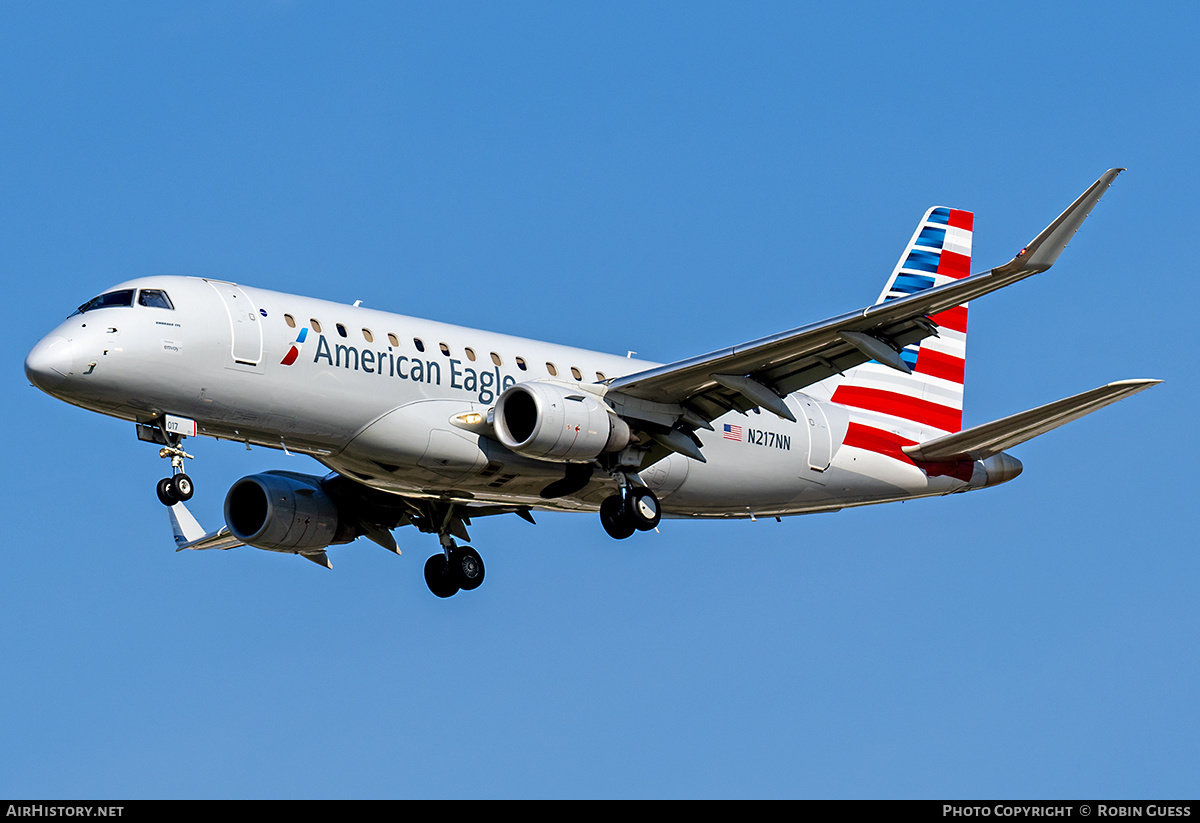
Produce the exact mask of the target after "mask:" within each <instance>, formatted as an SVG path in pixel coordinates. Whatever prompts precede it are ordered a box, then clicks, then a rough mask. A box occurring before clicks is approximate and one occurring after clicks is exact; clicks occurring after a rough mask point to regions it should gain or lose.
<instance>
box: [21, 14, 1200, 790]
mask: <svg viewBox="0 0 1200 823" xmlns="http://www.w3.org/2000/svg"><path fill="white" fill-rule="evenodd" d="M1198 25H1200V12H1198V11H1197V8H1196V6H1195V5H1194V4H1185V3H1170V4H1156V3H1150V4H1140V5H1136V6H1135V5H1130V4H1128V3H1108V2H1101V3H1089V4H1082V3H1079V4H1053V3H1051V4H1046V3H1013V4H995V6H994V7H993V5H992V4H957V5H954V4H943V5H940V6H937V7H930V6H923V7H920V8H918V7H915V6H911V5H910V6H904V5H902V4H899V5H897V4H872V3H860V4H794V3H778V4H774V3H754V4H751V3H733V4H702V3H672V4H644V3H628V4H613V3H604V4H596V5H594V6H591V7H585V6H582V5H580V4H561V3H548V4H544V5H542V4H522V3H512V4H494V3H455V4H427V5H425V6H417V5H414V4H399V3H349V4H334V3H316V2H259V3H202V4H196V3H186V4H185V3H103V4H97V3H65V4H64V3H58V4H46V3H35V2H10V3H4V4H3V5H2V6H0V117H2V127H0V271H2V273H3V278H4V281H3V282H4V283H5V287H6V297H7V300H6V301H5V311H4V318H5V323H4V326H5V339H6V341H7V343H8V349H9V352H8V355H7V358H6V363H7V365H6V368H5V371H4V374H5V383H4V386H5V389H4V395H3V396H4V403H3V405H2V407H0V415H2V418H0V420H2V422H3V426H4V430H5V431H6V432H7V434H8V441H9V442H8V448H7V451H8V457H9V468H8V471H7V472H6V473H5V475H4V480H3V481H0V482H3V494H2V495H0V500H2V501H3V502H2V505H3V511H4V515H5V516H4V523H5V530H6V532H7V534H6V536H5V538H4V539H3V542H2V545H3V555H4V562H3V572H2V573H0V661H2V662H0V705H3V706H4V711H3V712H2V713H0V796H23V797H56V798H68V797H99V798H104V797H118V798H122V797H367V796H382V797H428V796H432V797H460V796H486V797H494V796H503V797H509V796H512V797H526V796H551V797H559V796H567V797H578V796H597V797H608V796H665V797H677V796H717V797H741V796H788V797H813V796H815V797H847V796H848V797H908V796H916V797H922V796H933V797H1033V798H1037V797H1052V798H1053V797H1062V796H1083V797H1089V796H1090V797H1180V796H1182V797H1195V796H1196V794H1197V787H1198V785H1200V784H1198V781H1197V763H1200V728H1198V727H1200V722H1198V712H1200V710H1198V709H1197V700H1196V684H1197V682H1200V658H1198V651H1197V641H1196V637H1197V630H1198V628H1200V625H1198V624H1200V621H1198V616H1197V586H1198V583H1200V560H1198V559H1197V546H1196V538H1195V535H1196V527H1195V508H1196V492H1197V480H1196V470H1195V466H1194V465H1193V463H1194V461H1195V459H1196V446H1197V438H1196V433H1195V422H1194V416H1195V409H1196V407H1197V403H1198V402H1200V397H1198V396H1197V391H1196V387H1195V381H1194V379H1193V374H1194V371H1195V366H1194V363H1195V359H1196V358H1195V333H1194V331H1195V317H1194V310H1195V307H1196V305H1197V297H1198V294H1197V287H1196V275H1195V271H1194V270H1195V266H1196V257H1197V250H1196V248H1195V242H1194V237H1195V224H1196V216H1197V190H1198V183H1200V175H1198V174H1197V170H1198V161H1197V151H1196V147H1197V145H1198V143H1200V141H1198V137H1200V135H1198V133H1197V132H1198V128H1197V127H1198V123H1200V120H1198V117H1200V110H1198V109H1197V105H1196V101H1197V99H1198V91H1200V89H1198V84H1197V66H1198V58H1197V51H1196V48H1195V32H1196V31H1197V27H1198ZM1112 166H1127V167H1128V168H1129V171H1128V172H1127V173H1126V174H1124V175H1122V176H1121V177H1120V178H1119V179H1118V180H1117V182H1116V184H1115V185H1114V186H1113V188H1112V189H1111V190H1110V192H1109V193H1108V195H1107V196H1106V197H1105V199H1104V201H1103V202H1102V203H1101V204H1100V205H1099V206H1098V207H1097V209H1096V211H1095V213H1094V214H1093V216H1092V217H1091V218H1090V219H1089V220H1088V222H1087V223H1086V224H1085V226H1084V227H1083V229H1082V231H1081V232H1080V233H1079V235H1077V236H1076V239H1075V241H1074V243H1073V244H1072V245H1071V247H1070V248H1068V249H1067V251H1066V252H1065V253H1064V255H1063V256H1062V258H1060V260H1059V263H1058V265H1057V266H1056V267H1055V268H1054V269H1053V270H1052V271H1051V272H1049V273H1047V274H1045V275H1042V276H1039V277H1037V278H1034V279H1032V280H1030V281H1026V282H1025V283H1022V284H1019V285H1017V286H1015V287H1013V288H1011V289H1008V290H1006V291H1004V292H1001V293H998V294H994V295H991V296H988V297H986V298H984V299H981V300H979V301H977V302H976V303H975V304H973V307H972V317H971V337H970V340H969V345H968V354H969V358H968V365H967V389H966V420H967V423H968V424H974V423H981V422H985V421H987V420H990V419H992V418H994V417H998V416H1001V415H1004V414H1008V413H1011V412H1014V411H1018V410H1021V409H1024V408H1028V407H1030V406H1034V405H1038V404H1040V403H1044V402H1048V401H1050V400H1053V399H1057V398H1059V397H1062V396H1065V395H1068V394H1072V393H1074V392H1077V391H1082V390H1084V389H1088V388H1092V387H1093V386H1098V385H1101V384H1103V383H1105V382H1108V381H1111V380H1116V379H1120V378H1129V377H1157V378H1162V379H1164V380H1166V381H1167V382H1166V383H1164V384H1163V385H1162V386H1158V387H1156V388H1154V389H1152V390H1150V391H1149V392H1146V393H1144V394H1141V395H1138V396H1137V397H1135V398H1132V399H1130V400H1127V401H1125V402H1123V403H1120V404H1118V405H1117V406H1114V407H1111V408H1109V409H1106V410H1103V411H1101V412H1099V413H1097V414H1095V415H1093V416H1091V417H1088V418H1087V419H1085V420H1083V421H1080V422H1077V423H1074V424H1072V425H1070V426H1068V427H1066V428H1064V429H1060V430H1059V431H1057V432H1054V433H1052V434H1050V435H1047V436H1045V437H1044V438H1040V439H1038V440H1036V441H1032V442H1030V443H1027V444H1025V445H1023V446H1021V447H1019V448H1018V449H1016V450H1015V452H1014V453H1015V454H1016V455H1017V456H1018V457H1019V458H1020V459H1021V460H1022V461H1023V462H1024V464H1025V474H1024V475H1023V476H1022V477H1020V478H1019V479H1018V480H1017V481H1015V482H1013V483H1011V484H1008V485H1005V486H1002V487H999V488H995V489H989V490H986V491H983V492H978V493H974V494H969V495H961V496H956V497H953V498H947V499H938V500H929V501H917V502H911V503H906V504H893V505H890V506H883V507H875V508H869V509H861V510H855V511H843V512H840V513H837V514H830V515H819V516H813V517H807V518H793V519H789V520H785V521H784V522H783V523H782V524H778V523H775V522H774V521H767V522H758V523H748V522H737V523H691V522H666V523H664V525H663V526H662V528H661V533H660V534H653V533H651V534H648V535H641V536H640V537H637V538H635V539H631V540H629V541H625V542H615V541H613V540H611V539H609V538H608V537H607V536H606V535H605V534H604V532H603V531H602V530H601V528H600V525H599V522H598V521H597V519H596V518H595V517H592V516H566V515H542V516H541V517H539V525H538V526H536V527H533V526H530V525H528V524H526V523H524V522H522V521H520V520H519V519H517V518H516V517H508V518H499V519H493V520H492V521H491V522H488V521H480V522H477V523H476V525H475V527H474V529H473V537H474V544H475V545H476V546H477V547H478V548H479V549H480V550H481V552H482V553H483V556H484V558H485V559H486V561H487V569H488V579H487V583H486V584H485V585H484V586H483V588H481V589H480V590H479V591H477V592H474V593H472V594H469V595H466V596H458V597H455V598H453V599H451V600H449V601H442V600H439V599H437V598H435V597H433V596H431V595H430V594H429V592H428V591H427V590H426V588H425V583H424V581H423V579H422V575H421V569H422V564H423V562H424V559H425V557H426V556H428V555H429V554H430V553H432V552H433V551H434V549H435V548H436V541H435V540H434V539H432V538H430V537H429V536H426V535H420V534H417V533H416V532H414V531H413V530H411V529H409V530H407V531H405V530H402V531H400V532H397V538H398V539H399V541H400V544H401V548H402V549H403V552H404V554H403V556H402V557H400V558H397V557H395V556H393V555H391V554H389V553H388V552H386V551H384V550H382V549H380V548H378V547H377V546H375V545H374V544H370V543H366V542H364V541H360V542H358V543H355V544H352V545H350V546H347V547H342V548H339V549H336V550H335V551H333V552H331V557H332V560H333V563H334V570H333V571H332V572H330V571H326V570H324V569H321V568H319V567H318V566H316V565H314V564H312V563H308V562H306V561H304V560H302V559H299V558H292V557H286V556H281V555H276V554H270V553H266V552H258V551H254V550H250V549H240V550H236V551H231V552H207V553H199V552H197V553H180V554H176V553H175V552H174V551H173V545H172V541H171V537H170V532H169V529H168V526H167V522H166V520H167V518H166V515H165V513H164V511H163V508H162V506H161V505H160V504H159V503H158V501H157V500H156V498H155V496H154V493H153V485H154V481H156V480H157V479H158V478H159V477H161V476H163V475H164V474H165V472H166V470H167V466H166V464H165V461H161V460H159V458H158V457H157V453H156V449H155V448H154V447H152V446H149V445H147V444H144V443H139V442H138V441H137V440H136V439H135V437H134V432H133V427H132V426H131V425H130V424H128V423H121V422H118V421H114V420H110V419H108V418H104V417H100V416H98V415H95V414H91V413H88V412H84V411H81V410H78V409H75V408H73V407H69V406H67V405H65V404H63V403H60V402H58V401H55V400H53V399H51V398H49V397H48V396H46V395H43V394H42V393H40V392H38V391H37V390H35V389H33V388H30V387H29V386H28V385H27V382H26V380H25V377H24V374H23V372H22V369H21V363H22V360H23V358H24V356H25V353H26V352H27V351H28V350H29V349H30V348H31V347H32V346H33V345H34V343H35V342H36V341H37V339H38V338H39V337H40V336H41V335H42V334H44V333H45V332H46V331H48V330H49V329H50V328H51V327H53V326H54V325H55V324H57V323H58V322H59V321H60V320H61V319H62V318H63V317H65V316H66V315H67V314H68V313H69V312H70V311H71V310H72V309H73V308H74V307H75V306H76V305H78V304H79V303H81V302H83V301H84V300H86V299H88V298H90V297H92V296H94V295H95V294H97V293H99V292H100V291H101V290H102V289H104V288H105V287H107V286H109V285H111V284H113V283H115V282H118V281H121V280H124V279H127V278H129V277H133V276H140V275H144V274H151V273H179V274H191V275H204V276H214V277H220V278H225V279H230V280H235V281H238V282H243V283H247V284H251V285H260V286H264V287H268V288H273V289H280V290H286V291H294V292H298V293H302V294H310V295H314V296H320V297H325V298H330V299H334V300H342V301H346V302H351V301H353V300H357V299H362V300H363V301H364V302H365V303H366V304H367V305H370V306H373V307H378V308H386V309H392V310H395V311H399V312H404V313H409V314H417V315H422V316H429V317H434V318H438V319H445V320H450V321H454V322H458V323H462V324H465V325H473V326H479V327H484V328H489V329H497V330H501V331H504V332H508V333H513V334H520V335H526V336H530V337H537V338H543V339H548V340H553V341H558V342H565V343H572V344H577V345H583V346H588V347H592V348H596V349H600V350H604V351H611V352H617V353H624V352H625V351H626V350H627V349H634V350H636V351H638V352H639V353H640V355H641V356H644V357H646V358H649V359H656V360H663V361H666V360H672V359H676V358H681V357H686V356H690V355H693V354H698V353H701V352H704V351H709V350H711V349H713V348H716V347H718V346H722V345H728V344H732V343H736V342H739V341H742V340H746V339H749V338H752V337H757V336H760V335H764V334H768V333H772V332H775V331H778V330H781V329H785V328H791V327H794V326H797V325H800V324H801V323H804V322H809V321H815V320H819V319H822V318H824V317H827V316H830V315H833V314H836V313H839V312H842V311H845V310H849V309H853V308H856V307H859V306H861V305H864V304H866V303H869V302H871V301H872V300H873V299H874V298H875V296H876V295H877V294H878V291H879V289H880V287H881V286H882V284H883V282H884V279H885V277H886V276H887V274H888V273H889V272H890V271H891V268H892V266H893V265H894V263H895V261H896V258H897V256H898V255H899V253H900V251H901V249H902V248H903V245H904V243H905V242H906V241H907V239H908V237H909V236H910V234H911V232H912V229H913V226H914V225H915V222H916V220H917V219H918V218H919V217H920V215H921V213H922V212H923V211H924V209H926V208H927V207H929V206H931V205H935V204H936V205H947V206H952V207H956V208H963V209H970V210H973V211H974V212H975V213H976V218H975V261H976V269H981V268H984V267H987V266H990V265H994V264H997V263H1000V262H1003V261H1005V260H1007V259H1008V258H1009V257H1010V256H1011V255H1012V254H1013V253H1014V252H1015V251H1016V250H1017V249H1019V248H1020V247H1021V246H1022V245H1023V244H1024V243H1025V242H1026V241H1028V240H1029V239H1030V238H1031V237H1032V236H1033V235H1034V233H1036V232H1037V231H1038V230H1039V229H1041V228H1042V227H1043V226H1044V225H1045V224H1046V223H1047V222H1049V220H1051V219H1052V218H1053V217H1054V216H1055V215H1057V214H1058V213H1059V211H1060V210H1061V209H1062V208H1064V207H1065V206H1066V205H1067V204H1068V203H1070V201H1071V200H1072V199H1073V198H1074V197H1075V196H1076V195H1078V194H1079V193H1080V192H1081V191H1083V190H1084V188H1086V187H1087V186H1088V185H1089V184H1090V183H1091V182H1092V181H1093V180H1095V179H1096V177H1098V176H1099V175H1100V174H1101V173H1102V172H1103V171H1104V170H1105V169H1107V168H1110V167H1112ZM1188 363H1192V364H1193V365H1192V366H1188V365H1187V364H1188ZM191 451H192V452H193V453H194V454H196V455H197V457H198V459H197V460H196V461H193V463H192V464H190V465H189V471H190V473H191V474H192V476H193V477H194V478H195V479H196V481H197V484H198V489H199V491H198V493H197V497H196V499H195V501H194V503H195V505H194V506H193V510H194V511H195V513H196V514H197V516H198V517H199V518H200V519H201V521H202V522H204V523H205V524H206V525H208V526H209V527H212V526H215V525H216V524H218V523H219V522H220V518H221V514H220V512H221V502H222V500H223V497H224V493H225V490H226V489H227V488H228V486H229V485H230V484H232V483H233V481H235V480H236V479H237V478H239V477H241V476H243V475H245V474H250V473H253V472H256V471H261V470H265V469H270V468H288V469H293V470H296V471H318V472H319V467H317V465H316V464H315V463H313V462H312V461H309V460H307V459H306V458H301V457H288V456H285V455H283V454H282V453H278V452H273V451H270V450H264V449H256V450H254V451H250V452H247V451H245V450H244V449H242V448H240V447H238V446H236V445H232V444H229V443H217V442H214V441H209V440H201V441H193V442H192V449H191Z"/></svg>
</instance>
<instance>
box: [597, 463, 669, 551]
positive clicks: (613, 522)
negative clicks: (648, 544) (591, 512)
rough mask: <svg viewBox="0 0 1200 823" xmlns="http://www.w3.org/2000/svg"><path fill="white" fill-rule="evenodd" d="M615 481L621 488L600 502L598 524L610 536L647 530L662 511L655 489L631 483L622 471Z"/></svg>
mask: <svg viewBox="0 0 1200 823" xmlns="http://www.w3.org/2000/svg"><path fill="white" fill-rule="evenodd" d="M617 482H618V485H619V486H620V491H619V492H618V493H617V494H614V495H612V496H611V497H606V498H605V499H604V502H603V503H601V504H600V524H601V525H602V526H604V530H605V531H606V532H608V535H609V537H613V538H615V539H617V540H624V539H625V538H627V537H629V536H631V535H632V534H633V533H634V532H635V531H643V532H647V531H650V530H651V529H653V528H654V527H655V526H657V525H658V521H659V519H660V518H661V517H662V511H661V509H660V507H659V504H658V497H657V496H656V495H655V494H654V492H652V491H651V490H650V489H648V488H646V487H645V486H638V485H634V484H633V483H631V482H629V480H628V479H627V478H625V476H624V475H619V476H618V478H617Z"/></svg>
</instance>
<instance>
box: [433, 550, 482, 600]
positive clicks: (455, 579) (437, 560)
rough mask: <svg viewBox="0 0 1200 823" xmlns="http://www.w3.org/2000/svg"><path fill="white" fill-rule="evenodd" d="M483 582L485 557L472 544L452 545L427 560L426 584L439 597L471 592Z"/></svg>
mask: <svg viewBox="0 0 1200 823" xmlns="http://www.w3.org/2000/svg"><path fill="white" fill-rule="evenodd" d="M482 582H483V558H482V557H480V556H479V552H477V551H475V550H474V549H472V548H471V547H470V546H454V545H451V546H450V547H449V549H448V550H447V551H444V552H442V553H441V554H435V555H433V556H431V557H430V558H429V559H428V560H426V561H425V584H426V585H427V586H429V590H430V591H431V592H433V593H434V594H436V595H437V596H438V597H452V596H453V595H455V594H458V592H459V590H462V591H465V592H469V591H471V590H472V589H477V588H479V585H480V584H481V583H482Z"/></svg>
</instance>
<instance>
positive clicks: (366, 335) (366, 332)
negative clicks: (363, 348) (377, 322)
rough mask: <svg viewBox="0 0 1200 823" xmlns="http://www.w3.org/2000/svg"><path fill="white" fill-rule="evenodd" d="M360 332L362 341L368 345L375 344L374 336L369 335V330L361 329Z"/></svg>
mask: <svg viewBox="0 0 1200 823" xmlns="http://www.w3.org/2000/svg"><path fill="white" fill-rule="evenodd" d="M362 332H363V340H366V341H367V342H368V343H374V342H375V335H373V334H371V330H370V329H363V330H362Z"/></svg>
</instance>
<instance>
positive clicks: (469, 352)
mask: <svg viewBox="0 0 1200 823" xmlns="http://www.w3.org/2000/svg"><path fill="white" fill-rule="evenodd" d="M463 351H464V352H466V353H467V359H468V360H470V361H471V362H472V363H474V362H475V350H474V349H472V348H470V347H467V348H465V349H463Z"/></svg>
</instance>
